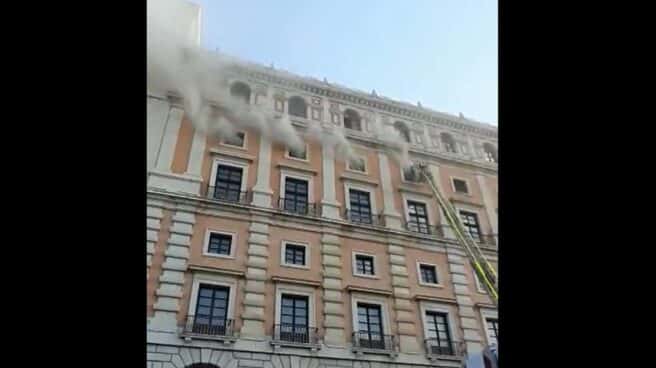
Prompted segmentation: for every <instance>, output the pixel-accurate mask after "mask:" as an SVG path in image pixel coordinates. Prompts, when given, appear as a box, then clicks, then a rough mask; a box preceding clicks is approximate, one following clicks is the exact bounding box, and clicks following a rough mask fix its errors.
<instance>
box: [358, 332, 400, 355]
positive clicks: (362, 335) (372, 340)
mask: <svg viewBox="0 0 656 368" xmlns="http://www.w3.org/2000/svg"><path fill="white" fill-rule="evenodd" d="M352 336H353V346H354V347H356V348H362V349H375V350H387V351H394V350H395V343H394V335H383V334H377V333H371V332H353V335H352Z"/></svg>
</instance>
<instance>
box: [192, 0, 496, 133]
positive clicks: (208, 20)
mask: <svg viewBox="0 0 656 368" xmlns="http://www.w3.org/2000/svg"><path fill="white" fill-rule="evenodd" d="M189 1H191V2H193V3H197V4H199V5H201V7H202V14H203V19H202V27H203V30H202V35H201V39H202V41H201V42H202V44H203V46H204V47H206V48H208V49H216V48H218V49H220V50H221V51H223V52H225V53H228V54H231V55H234V56H238V57H241V58H244V59H247V60H250V61H254V62H258V63H262V64H265V65H269V64H271V63H274V65H275V67H276V68H281V69H285V70H288V71H290V72H293V73H296V74H300V75H304V76H311V77H315V78H318V79H323V78H324V77H325V78H327V79H328V81H329V82H335V83H339V84H342V85H344V86H347V87H351V88H356V89H360V90H364V91H367V92H370V91H371V90H372V89H375V90H376V92H377V93H378V94H380V95H383V96H386V97H389V98H393V99H397V100H401V101H405V102H409V103H413V104H415V103H416V102H417V101H420V102H421V103H422V105H424V106H426V107H430V108H432V109H435V110H438V111H443V112H447V113H451V114H455V115H457V114H458V113H459V112H462V113H463V114H464V115H465V117H470V118H472V119H475V120H478V121H482V122H485V123H489V124H493V125H496V124H497V89H498V87H497V86H498V82H497V54H498V52H497V48H498V42H497V1H496V0H377V1H376V0H305V1H302V0H230V1H227V0H189Z"/></svg>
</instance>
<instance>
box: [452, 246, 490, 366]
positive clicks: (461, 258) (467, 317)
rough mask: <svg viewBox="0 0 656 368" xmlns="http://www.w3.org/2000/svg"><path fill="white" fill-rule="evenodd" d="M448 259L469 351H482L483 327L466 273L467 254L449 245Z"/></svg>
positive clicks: (461, 326) (469, 352) (465, 341)
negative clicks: (477, 318) (479, 320)
mask: <svg viewBox="0 0 656 368" xmlns="http://www.w3.org/2000/svg"><path fill="white" fill-rule="evenodd" d="M447 260H448V263H449V274H450V275H451V281H452V282H453V290H454V292H455V294H456V302H457V305H458V317H459V319H460V329H461V331H462V338H463V340H464V343H465V347H466V349H467V353H468V354H472V353H475V352H480V351H481V350H482V349H483V345H482V344H483V339H482V338H481V335H480V333H479V331H481V327H480V326H479V324H478V321H477V320H476V315H475V314H474V313H475V312H474V302H473V301H472V299H471V296H470V292H469V286H468V285H469V283H468V281H467V277H466V275H465V274H466V271H465V262H466V261H467V258H466V254H465V253H464V252H463V251H460V250H457V249H455V248H453V247H452V246H447Z"/></svg>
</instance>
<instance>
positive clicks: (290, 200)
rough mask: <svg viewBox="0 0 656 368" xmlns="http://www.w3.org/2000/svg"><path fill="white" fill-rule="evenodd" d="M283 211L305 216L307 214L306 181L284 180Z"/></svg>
mask: <svg viewBox="0 0 656 368" xmlns="http://www.w3.org/2000/svg"><path fill="white" fill-rule="evenodd" d="M284 209H285V210H286V211H290V212H294V213H301V214H306V213H307V212H308V181H307V180H302V179H294V178H285V197H284Z"/></svg>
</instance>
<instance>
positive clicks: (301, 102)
mask: <svg viewBox="0 0 656 368" xmlns="http://www.w3.org/2000/svg"><path fill="white" fill-rule="evenodd" d="M288 104H289V108H288V109H289V115H292V116H298V117H299V118H304V119H307V104H306V103H305V99H303V97H299V96H294V97H291V98H290V99H289V102H288Z"/></svg>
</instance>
